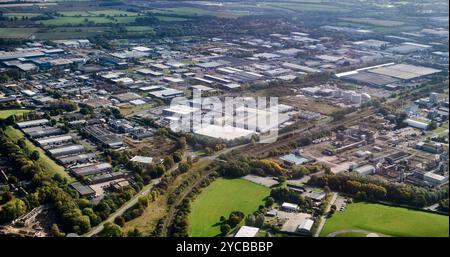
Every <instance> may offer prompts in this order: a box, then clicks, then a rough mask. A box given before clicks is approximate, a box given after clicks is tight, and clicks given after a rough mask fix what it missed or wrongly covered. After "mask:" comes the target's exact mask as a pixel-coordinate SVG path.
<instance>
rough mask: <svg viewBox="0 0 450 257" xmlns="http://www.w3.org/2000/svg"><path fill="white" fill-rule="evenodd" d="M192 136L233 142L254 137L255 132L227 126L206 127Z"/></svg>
mask: <svg viewBox="0 0 450 257" xmlns="http://www.w3.org/2000/svg"><path fill="white" fill-rule="evenodd" d="M194 134H196V135H201V136H207V137H211V138H217V139H223V140H234V139H238V138H251V137H252V136H253V135H255V132H254V131H251V130H247V129H243V128H237V127H233V126H229V125H225V126H218V125H207V126H205V127H203V128H201V129H198V130H197V131H194Z"/></svg>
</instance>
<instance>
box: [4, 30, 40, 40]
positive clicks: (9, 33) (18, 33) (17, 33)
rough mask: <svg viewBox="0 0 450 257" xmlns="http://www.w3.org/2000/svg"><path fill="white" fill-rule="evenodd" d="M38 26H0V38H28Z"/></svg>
mask: <svg viewBox="0 0 450 257" xmlns="http://www.w3.org/2000/svg"><path fill="white" fill-rule="evenodd" d="M37 30H38V28H0V38H28V37H30V36H31V35H33V33H34V32H36V31H37Z"/></svg>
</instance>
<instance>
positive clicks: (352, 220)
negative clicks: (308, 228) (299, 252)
mask: <svg viewBox="0 0 450 257" xmlns="http://www.w3.org/2000/svg"><path fill="white" fill-rule="evenodd" d="M346 229H361V230H367V231H373V232H375V233H381V234H385V235H390V236H399V237H417V236H424V237H448V235H449V219H448V216H444V215H439V214H433V213H428V212H422V211H417V210H411V209H406V208H401V207H394V206H386V205H381V204H374V203H363V202H361V203H353V204H350V205H349V206H347V208H346V209H345V211H343V212H337V213H336V214H334V216H333V217H331V218H330V219H328V220H327V221H326V223H325V226H324V228H323V230H322V231H321V233H320V235H321V236H327V235H328V234H330V233H332V232H336V231H339V230H346Z"/></svg>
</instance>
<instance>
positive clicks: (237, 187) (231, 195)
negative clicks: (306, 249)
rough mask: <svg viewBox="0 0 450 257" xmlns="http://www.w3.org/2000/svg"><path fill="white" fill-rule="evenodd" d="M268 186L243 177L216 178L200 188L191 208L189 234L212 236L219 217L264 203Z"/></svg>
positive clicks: (252, 210) (246, 210)
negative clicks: (199, 192) (203, 187)
mask: <svg viewBox="0 0 450 257" xmlns="http://www.w3.org/2000/svg"><path fill="white" fill-rule="evenodd" d="M269 194H270V189H269V188H267V187H264V186H261V185H258V184H255V183H252V182H250V181H247V180H243V179H231V180H230V179H222V178H219V179H217V180H216V181H214V182H213V183H212V184H211V185H210V186H208V187H207V188H205V189H203V191H202V192H201V194H200V195H199V196H198V197H197V198H196V199H195V200H194V202H193V203H192V208H191V210H192V211H191V215H190V217H189V221H190V235H191V236H194V237H213V236H217V235H219V234H220V225H218V224H219V222H220V217H221V216H224V217H228V215H229V214H230V213H231V212H232V211H241V212H243V213H245V214H246V215H247V214H250V213H253V212H254V211H256V210H257V209H258V206H259V205H261V204H263V202H264V198H266V197H267V196H269Z"/></svg>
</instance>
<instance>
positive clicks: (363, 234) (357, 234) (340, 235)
mask: <svg viewBox="0 0 450 257" xmlns="http://www.w3.org/2000/svg"><path fill="white" fill-rule="evenodd" d="M366 236H367V233H360V232H345V233H342V234H338V235H336V237H366Z"/></svg>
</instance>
